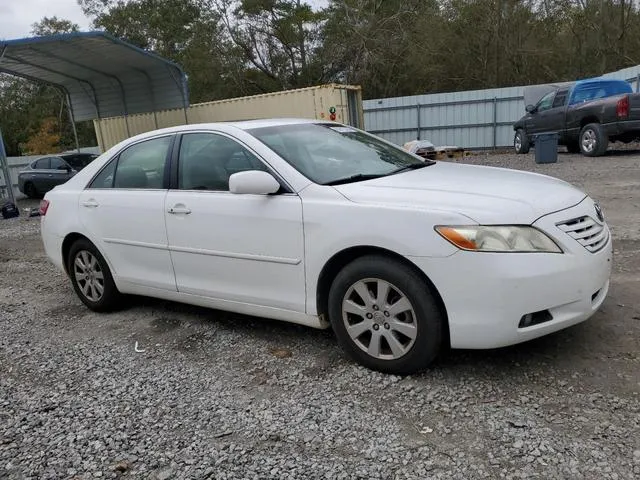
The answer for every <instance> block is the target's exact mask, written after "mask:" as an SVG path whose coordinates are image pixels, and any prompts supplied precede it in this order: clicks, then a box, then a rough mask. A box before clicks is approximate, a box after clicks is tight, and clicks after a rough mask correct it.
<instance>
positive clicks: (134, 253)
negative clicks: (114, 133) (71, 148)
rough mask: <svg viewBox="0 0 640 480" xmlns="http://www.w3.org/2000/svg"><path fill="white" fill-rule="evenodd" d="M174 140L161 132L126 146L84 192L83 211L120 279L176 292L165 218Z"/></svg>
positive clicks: (91, 232) (86, 223)
mask: <svg viewBox="0 0 640 480" xmlns="http://www.w3.org/2000/svg"><path fill="white" fill-rule="evenodd" d="M173 139H174V136H173V135H165V136H160V137H156V138H153V139H148V140H144V141H141V142H139V143H136V144H134V145H131V146H129V147H128V148H127V149H125V150H124V151H122V152H121V153H120V154H119V155H118V156H116V157H115V158H114V159H112V160H111V162H110V163H109V164H107V165H106V166H105V167H104V168H103V169H102V170H101V171H100V173H99V174H98V175H97V176H96V177H95V178H94V179H93V181H92V183H91V184H90V185H89V187H88V188H86V189H85V190H84V192H82V194H81V196H80V204H79V212H80V219H81V221H82V224H83V225H84V227H85V228H86V230H87V232H88V233H89V236H90V238H91V240H92V241H93V242H94V243H96V244H97V245H98V248H99V249H100V250H101V251H102V252H103V253H104V254H105V256H106V258H107V261H108V262H109V264H110V267H111V268H112V271H113V273H114V274H115V275H116V276H117V277H118V278H119V279H120V280H123V281H126V282H129V283H132V284H135V285H140V286H145V287H152V288H158V289H162V290H172V291H175V290H176V284H175V277H174V274H173V268H172V265H171V256H170V254H169V249H168V245H167V232H166V227H165V223H164V222H165V217H164V201H165V197H166V195H167V190H168V188H167V187H168V177H169V175H168V172H167V170H168V168H166V166H167V165H168V159H169V155H170V154H169V152H170V151H171V146H172V143H173Z"/></svg>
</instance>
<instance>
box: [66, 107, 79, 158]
mask: <svg viewBox="0 0 640 480" xmlns="http://www.w3.org/2000/svg"><path fill="white" fill-rule="evenodd" d="M67 107H68V109H69V121H71V128H72V129H73V138H74V139H75V141H76V150H77V151H78V153H80V142H79V141H78V129H77V128H76V119H75V117H74V115H73V107H72V106H71V97H70V96H69V94H67Z"/></svg>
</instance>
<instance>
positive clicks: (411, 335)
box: [342, 278, 418, 360]
mask: <svg viewBox="0 0 640 480" xmlns="http://www.w3.org/2000/svg"><path fill="white" fill-rule="evenodd" d="M342 319H343V321H344V325H345V328H346V330H347V333H348V334H349V337H350V338H351V340H352V341H353V343H354V344H355V345H357V346H358V348H360V349H361V350H363V351H365V352H367V354H368V355H370V356H372V357H374V358H378V359H382V360H397V359H398V358H400V357H402V356H404V355H405V354H406V353H408V352H409V350H411V348H412V347H413V344H414V343H415V340H416V337H417V334H418V324H417V322H416V315H415V311H414V309H413V306H412V305H411V302H410V301H409V299H408V298H407V296H406V295H405V294H404V293H403V292H402V291H400V290H399V289H398V288H397V287H395V286H394V285H392V284H391V283H389V282H387V281H385V280H381V279H378V278H367V279H363V280H359V281H357V282H356V283H354V284H353V285H352V286H351V287H350V288H349V289H348V290H347V293H346V294H345V296H344V299H343V301H342Z"/></svg>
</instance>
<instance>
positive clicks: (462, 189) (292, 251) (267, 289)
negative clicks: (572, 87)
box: [41, 119, 612, 374]
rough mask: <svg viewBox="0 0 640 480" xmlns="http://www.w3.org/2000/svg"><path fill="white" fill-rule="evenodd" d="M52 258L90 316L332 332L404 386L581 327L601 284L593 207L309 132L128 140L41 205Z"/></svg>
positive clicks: (199, 129) (603, 261)
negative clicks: (180, 316)
mask: <svg viewBox="0 0 640 480" xmlns="http://www.w3.org/2000/svg"><path fill="white" fill-rule="evenodd" d="M41 214H42V215H43V217H42V238H43V241H44V246H45V249H46V252H47V255H48V256H49V257H50V259H51V260H52V261H53V262H54V263H55V264H56V265H57V266H58V267H59V268H60V269H62V270H63V271H64V272H66V274H68V276H69V278H70V279H71V283H72V285H73V287H74V289H75V291H76V293H77V295H78V296H79V297H80V299H81V300H82V301H83V302H84V303H85V304H86V305H87V306H88V307H89V308H91V309H92V310H96V311H105V310H110V309H114V308H117V307H118V306H119V305H120V304H121V295H122V294H137V295H146V296H152V297H158V298H164V299H169V300H175V301H179V302H185V303H190V304H196V305H201V306H206V307H212V308H218V309H222V310H229V311H234V312H240V313H244V314H250V315H257V316H261V317H268V318H274V319H279V320H284V321H288V322H294V323H299V324H303V325H308V326H310V327H315V328H326V327H329V326H331V327H333V329H334V331H335V333H336V336H337V339H338V341H339V343H340V344H341V346H342V347H343V348H344V349H345V350H346V351H347V352H348V353H349V354H350V355H351V356H352V357H353V358H355V359H356V360H357V361H359V362H360V363H362V364H364V365H366V366H368V367H370V368H373V369H377V370H381V371H385V372H392V373H400V374H404V373H410V372H414V371H416V370H419V369H422V368H424V367H425V366H427V365H428V364H429V363H430V362H431V361H432V360H433V359H434V358H435V357H436V355H437V354H438V352H439V350H440V349H441V347H442V346H443V345H450V346H451V347H453V348H474V349H479V348H493V347H501V346H506V345H511V344H515V343H518V342H522V341H525V340H529V339H532V338H535V337H540V336H542V335H545V334H548V333H551V332H554V331H557V330H560V329H562V328H565V327H568V326H570V325H574V324H576V323H578V322H582V321H584V320H586V319H587V318H589V317H590V316H591V315H592V314H593V313H594V312H595V311H596V310H597V309H598V307H599V306H600V305H601V304H602V302H603V301H604V298H605V296H606V295H607V290H608V288H609V276H610V271H611V252H612V249H611V239H610V233H609V229H608V227H607V225H606V223H605V221H604V219H603V216H602V212H601V210H600V208H599V207H598V205H597V204H596V203H595V202H594V201H593V200H592V199H591V198H590V197H588V196H587V195H586V194H585V193H583V192H582V191H580V190H578V189H577V188H575V187H573V186H571V185H569V184H567V183H565V182H563V181H560V180H557V179H554V178H550V177H546V176H543V175H537V174H532V173H525V172H519V171H513V170H506V169H498V168H489V167H480V166H470V165H461V164H452V163H448V162H431V161H425V160H424V159H422V158H420V157H418V156H415V155H413V154H410V153H408V152H405V151H403V150H402V149H401V148H399V147H397V146H395V145H393V144H391V143H388V142H386V141H384V140H382V139H380V138H378V137H375V136H372V135H369V134H367V133H365V132H363V131H361V130H356V129H354V128H351V127H347V126H344V125H340V124H336V123H328V122H321V121H309V120H283V119H278V120H259V121H248V122H237V123H219V124H200V125H188V126H180V127H174V128H169V129H163V130H156V131H153V132H149V133H145V134H142V135H138V136H136V137H133V138H130V139H128V140H126V141H124V142H122V143H120V144H119V145H116V146H115V147H113V148H111V149H110V150H109V151H107V152H106V153H104V154H103V155H101V156H100V157H99V158H98V159H96V160H94V161H93V162H92V163H91V164H90V165H89V166H87V167H86V168H85V169H83V170H82V171H81V172H79V173H78V174H77V175H76V176H74V177H73V178H72V179H70V180H69V181H68V182H67V183H65V184H63V185H60V186H58V187H56V188H55V189H54V190H52V191H50V192H49V193H47V195H46V197H45V199H44V200H43V201H42V204H41Z"/></svg>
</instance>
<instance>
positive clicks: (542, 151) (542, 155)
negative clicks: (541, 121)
mask: <svg viewBox="0 0 640 480" xmlns="http://www.w3.org/2000/svg"><path fill="white" fill-rule="evenodd" d="M534 148H535V152H536V163H556V162H557V161H558V134H557V133H555V132H549V133H540V134H538V135H536V138H535V147H534Z"/></svg>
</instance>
